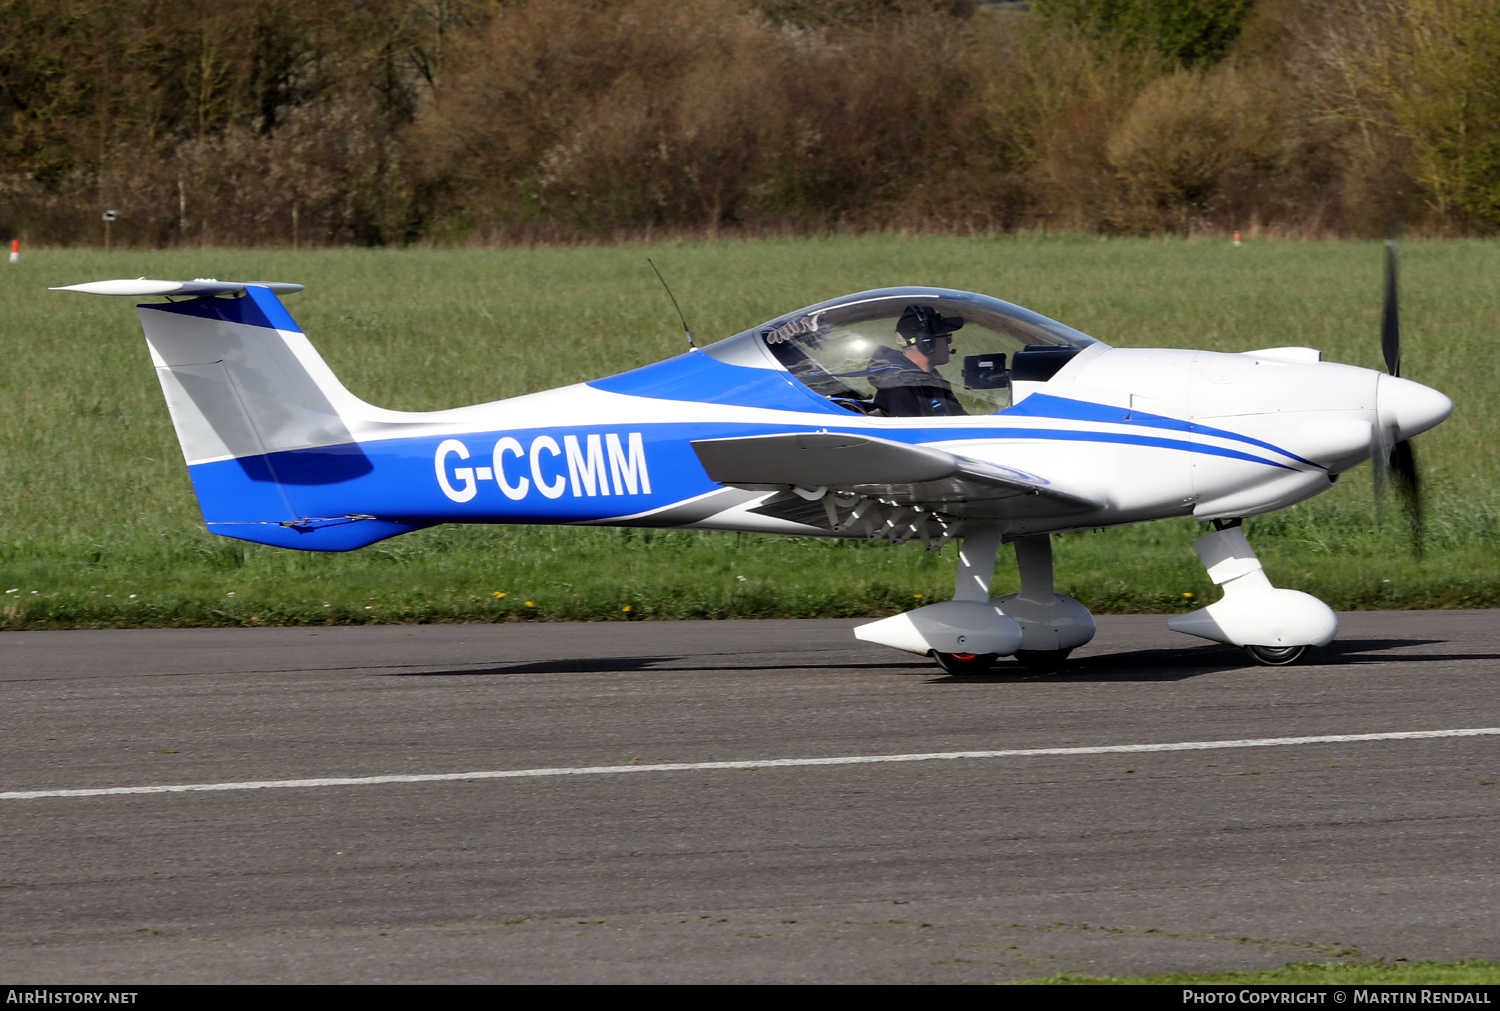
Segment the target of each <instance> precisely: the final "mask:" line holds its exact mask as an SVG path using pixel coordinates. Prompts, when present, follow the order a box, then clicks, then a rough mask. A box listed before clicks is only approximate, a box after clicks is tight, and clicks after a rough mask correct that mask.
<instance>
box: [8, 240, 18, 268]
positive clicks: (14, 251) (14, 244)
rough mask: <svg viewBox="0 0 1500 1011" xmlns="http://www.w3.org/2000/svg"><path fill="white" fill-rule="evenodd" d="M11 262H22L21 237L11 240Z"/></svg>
mask: <svg viewBox="0 0 1500 1011" xmlns="http://www.w3.org/2000/svg"><path fill="white" fill-rule="evenodd" d="M10 262H11V263H20V262H21V240H20V239H11V240H10Z"/></svg>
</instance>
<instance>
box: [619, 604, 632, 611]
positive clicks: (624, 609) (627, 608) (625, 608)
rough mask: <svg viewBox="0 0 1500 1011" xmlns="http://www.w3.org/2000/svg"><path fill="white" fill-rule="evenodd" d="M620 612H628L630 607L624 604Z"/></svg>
mask: <svg viewBox="0 0 1500 1011" xmlns="http://www.w3.org/2000/svg"><path fill="white" fill-rule="evenodd" d="M620 610H622V611H628V610H630V605H629V604H626V605H625V606H624V607H622V608H620Z"/></svg>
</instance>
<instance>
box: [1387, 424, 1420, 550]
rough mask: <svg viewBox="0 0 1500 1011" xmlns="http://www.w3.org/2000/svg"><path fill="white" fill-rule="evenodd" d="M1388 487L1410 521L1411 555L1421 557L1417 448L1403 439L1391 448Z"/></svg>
mask: <svg viewBox="0 0 1500 1011" xmlns="http://www.w3.org/2000/svg"><path fill="white" fill-rule="evenodd" d="M1389 460H1390V478H1391V479H1390V485H1391V486H1392V487H1394V488H1395V490H1396V496H1397V497H1398V498H1399V499H1400V500H1401V508H1402V509H1403V510H1404V511H1405V513H1406V516H1407V519H1409V520H1410V521H1411V540H1412V553H1413V554H1415V555H1416V556H1417V557H1418V558H1421V557H1422V553H1423V550H1424V548H1425V539H1426V530H1425V529H1424V527H1423V524H1422V485H1421V482H1420V480H1419V479H1418V477H1417V448H1416V447H1415V446H1413V445H1412V442H1411V440H1410V439H1404V440H1402V441H1401V442H1398V443H1396V445H1395V446H1393V447H1392V448H1391V454H1390V457H1389Z"/></svg>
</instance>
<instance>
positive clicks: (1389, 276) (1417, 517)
mask: <svg viewBox="0 0 1500 1011" xmlns="http://www.w3.org/2000/svg"><path fill="white" fill-rule="evenodd" d="M1399 255H1400V250H1399V248H1398V247H1397V244H1396V225H1395V224H1394V223H1392V225H1391V231H1390V237H1389V238H1388V239H1386V240H1385V308H1384V311H1383V312H1382V313H1381V316H1380V353H1381V354H1382V355H1383V356H1384V358H1385V367H1386V371H1387V372H1389V373H1390V374H1391V375H1392V376H1396V377H1398V378H1399V377H1400V375H1401V308H1400V296H1399V294H1398V288H1399V282H1400V278H1399V269H1398V264H1397V260H1398V258H1399ZM1377 414H1378V410H1377ZM1395 438H1396V432H1395V430H1394V429H1391V430H1389V431H1387V430H1386V429H1385V428H1384V427H1383V426H1382V425H1381V423H1380V422H1379V421H1377V422H1376V423H1375V425H1374V427H1373V428H1372V430H1371V432H1370V463H1371V465H1372V466H1373V467H1374V471H1375V473H1374V477H1375V509H1376V513H1377V515H1378V517H1379V520H1380V522H1382V523H1384V522H1385V519H1386V515H1387V513H1386V505H1385V503H1386V499H1387V498H1388V497H1389V494H1390V493H1391V492H1392V491H1394V492H1395V494H1396V497H1397V498H1398V499H1400V501H1401V508H1402V511H1403V512H1405V513H1406V517H1407V519H1408V520H1409V521H1410V522H1411V538H1412V553H1413V554H1415V555H1416V556H1417V557H1418V558H1420V557H1422V552H1423V549H1424V547H1425V545H1424V539H1425V535H1426V531H1425V529H1424V527H1423V523H1422V486H1421V482H1420V479H1419V478H1418V477H1417V451H1416V448H1415V447H1414V446H1413V445H1412V444H1411V440H1410V439H1403V440H1401V441H1400V442H1396V441H1395Z"/></svg>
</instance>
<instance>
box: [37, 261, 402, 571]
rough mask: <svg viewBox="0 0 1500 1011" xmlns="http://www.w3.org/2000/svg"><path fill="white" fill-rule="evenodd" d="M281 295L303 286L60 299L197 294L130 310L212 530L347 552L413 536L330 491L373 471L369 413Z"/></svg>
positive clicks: (102, 285)
mask: <svg viewBox="0 0 1500 1011" xmlns="http://www.w3.org/2000/svg"><path fill="white" fill-rule="evenodd" d="M167 286H180V287H178V288H172V289H171V290H163V289H164V288H165V287H167ZM205 289H207V290H205ZM278 289H279V290H281V291H287V292H289V291H298V290H300V289H301V286H300V285H280V284H277V285H271V284H249V283H244V284H241V283H235V282H176V281H148V280H145V279H142V280H140V281H135V282H125V281H101V282H95V283H94V284H89V285H75V286H73V287H71V288H70V289H65V290H73V291H85V292H88V293H95V294H112V295H113V294H119V295H157V294H166V295H173V294H184V295H190V296H196V297H192V298H190V299H188V300H186V301H182V302H166V303H155V304H148V305H141V306H138V307H137V309H138V311H139V313H140V317H141V326H142V327H143V328H144V330H145V332H146V342H147V344H149V345H150V348H151V359H152V362H153V364H155V366H156V374H157V378H158V379H159V380H160V382H161V388H162V393H163V394H165V396H166V398H167V408H168V410H169V411H170V412H171V415H172V424H173V425H174V426H175V428H176V430H177V440H178V442H179V443H180V444H181V446H182V455H183V457H184V459H185V460H186V461H187V465H188V471H189V473H190V474H191V475H192V478H193V488H194V490H195V491H196V492H197V495H198V505H199V507H200V508H201V509H202V511H203V519H204V521H205V522H206V523H207V524H208V528H209V530H211V531H213V532H214V533H217V534H223V535H224V536H227V537H238V538H240V539H242V540H248V541H258V542H260V543H264V544H275V545H278V546H281V547H296V548H304V549H308V550H314V551H347V550H350V549H351V548H357V547H363V546H364V545H366V544H370V543H373V542H374V541H378V540H382V539H384V538H386V537H392V536H394V535H396V534H400V533H405V532H406V531H408V530H413V529H416V528H417V525H412V524H403V523H399V522H390V521H383V520H379V519H376V518H375V517H370V516H363V515H359V514H358V510H357V509H355V508H354V507H353V506H352V504H351V503H350V502H348V501H344V500H342V499H343V498H344V496H341V495H339V494H338V489H337V488H336V487H333V486H337V485H339V484H341V483H343V482H347V481H352V480H354V479H356V478H359V477H362V476H363V475H365V474H368V473H369V472H370V471H371V470H372V469H373V467H372V465H371V463H370V461H369V460H368V458H367V457H366V456H365V454H364V452H363V451H362V450H361V449H360V447H359V444H358V442H357V441H356V440H355V437H354V434H353V432H351V430H350V422H351V421H353V420H354V419H356V418H358V417H361V416H368V415H369V414H371V413H374V409H373V408H371V407H370V406H369V405H368V404H366V403H364V402H363V401H362V400H360V399H359V398H357V397H355V396H354V394H352V393H350V392H349V391H348V390H347V389H345V388H344V385H343V384H342V383H341V382H339V380H338V378H337V377H336V376H335V375H334V374H333V372H332V370H331V369H329V368H328V365H327V363H325V362H324V361H323V358H322V356H320V355H319V354H318V353H317V351H315V350H314V349H313V346H312V344H310V343H309V342H308V340H307V338H306V337H305V336H303V334H302V329H301V328H300V327H299V326H297V324H296V323H295V322H294V321H293V320H292V317H291V315H290V314H289V313H288V312H287V311H286V308H285V307H284V306H283V305H282V304H281V300H280V299H278V298H277V297H276V294H277V290H278ZM240 292H242V293H243V294H240V295H239V297H229V298H225V297H215V296H222V295H226V294H230V295H232V294H235V293H240Z"/></svg>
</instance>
